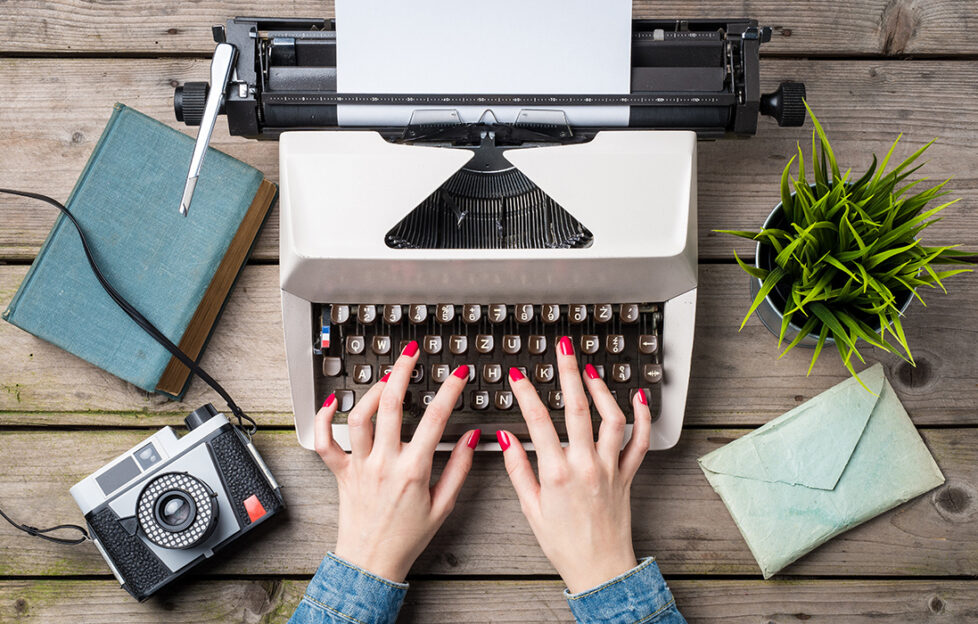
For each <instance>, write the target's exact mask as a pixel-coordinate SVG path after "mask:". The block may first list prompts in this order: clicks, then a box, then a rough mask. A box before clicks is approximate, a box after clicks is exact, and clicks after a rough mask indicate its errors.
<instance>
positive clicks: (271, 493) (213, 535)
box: [71, 403, 285, 601]
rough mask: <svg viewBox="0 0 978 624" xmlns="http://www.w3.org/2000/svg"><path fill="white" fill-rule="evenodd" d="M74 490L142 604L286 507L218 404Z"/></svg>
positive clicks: (98, 539)
mask: <svg viewBox="0 0 978 624" xmlns="http://www.w3.org/2000/svg"><path fill="white" fill-rule="evenodd" d="M184 422H185V423H186V425H187V429H188V430H189V433H187V434H186V435H184V436H183V437H182V438H177V436H176V433H174V431H173V429H171V428H170V427H164V428H163V429H161V430H159V431H158V432H156V433H155V434H153V435H152V436H150V437H149V438H147V439H146V440H144V441H142V442H140V443H139V444H137V445H136V446H134V447H133V448H131V449H130V450H128V451H126V452H125V453H123V454H122V455H120V456H119V457H117V458H116V459H114V460H113V461H111V462H110V463H109V464H107V465H106V466H104V467H103V468H101V469H99V470H98V471H96V472H95V473H94V474H92V475H90V476H88V477H87V478H85V479H83V480H82V481H79V482H78V483H77V484H75V486H74V487H72V488H71V495H72V497H73V498H74V499H75V502H76V503H77V504H78V506H79V507H80V508H81V510H82V513H83V514H85V521H86V522H87V524H88V527H89V533H90V534H91V537H92V540H93V541H94V542H95V545H96V546H97V547H98V549H99V551H100V552H101V553H102V556H103V557H104V558H105V560H106V562H108V564H109V567H110V568H112V572H113V573H114V574H115V576H116V578H117V579H118V580H119V583H121V584H122V587H123V588H124V589H125V590H126V591H128V592H129V593H130V594H132V596H133V597H134V598H136V599H138V600H140V601H142V600H145V599H147V598H149V597H150V596H151V595H153V594H154V593H156V592H157V591H158V590H160V589H161V588H163V587H164V586H166V585H168V584H169V583H171V582H172V581H174V580H176V579H177V578H179V577H180V576H182V575H183V574H184V573H186V572H187V571H189V570H190V569H191V568H193V567H194V566H196V565H197V564H199V563H201V562H203V561H205V560H206V559H209V558H210V557H212V556H213V555H214V553H215V552H217V551H218V550H220V549H222V548H225V547H226V546H228V545H229V544H231V543H232V542H234V541H235V540H237V539H238V538H239V537H241V536H242V535H245V534H246V533H248V532H249V531H251V530H252V529H254V528H255V527H256V526H258V525H260V524H262V523H264V522H265V521H266V520H268V519H269V518H271V517H272V516H274V515H276V514H278V513H279V512H281V511H282V510H283V509H284V508H285V503H284V501H283V500H282V494H281V492H280V490H279V486H278V483H276V482H275V478H274V477H272V474H271V473H270V472H269V471H268V467H267V466H265V462H263V461H262V458H261V456H259V455H258V451H257V450H255V447H254V446H253V445H252V444H251V440H250V439H249V438H248V437H247V436H246V435H245V434H244V433H242V432H241V431H240V430H239V429H237V428H236V427H234V426H232V425H231V423H230V422H229V421H228V419H227V418H226V417H225V416H224V415H223V414H220V413H218V411H217V410H216V409H214V406H213V405H211V404H210V403H208V404H207V405H204V406H203V407H200V408H198V409H196V410H194V411H193V412H191V413H190V415H188V416H187V417H186V419H185V420H184Z"/></svg>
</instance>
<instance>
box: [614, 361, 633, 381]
mask: <svg viewBox="0 0 978 624" xmlns="http://www.w3.org/2000/svg"><path fill="white" fill-rule="evenodd" d="M611 378H612V379H613V380H615V381H617V382H618V383H627V382H628V380H630V379H631V378H632V366H631V364H628V363H627V362H617V363H615V364H612V365H611Z"/></svg>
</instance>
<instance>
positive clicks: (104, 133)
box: [3, 102, 126, 325]
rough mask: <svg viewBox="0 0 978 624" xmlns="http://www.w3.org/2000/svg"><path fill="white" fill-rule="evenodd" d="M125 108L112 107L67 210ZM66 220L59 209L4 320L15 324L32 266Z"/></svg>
mask: <svg viewBox="0 0 978 624" xmlns="http://www.w3.org/2000/svg"><path fill="white" fill-rule="evenodd" d="M125 108H126V106H125V104H120V103H118V102H116V104H115V105H114V106H113V107H112V116H111V117H109V121H108V123H107V124H106V126H105V130H103V131H102V136H100V137H99V140H98V142H97V143H96V144H95V149H93V150H92V154H91V156H89V157H88V162H86V163H85V168H84V169H82V172H81V175H80V176H78V180H76V181H75V185H74V187H72V189H71V193H69V194H68V199H67V200H66V201H65V204H64V205H65V206H66V207H67V208H68V209H69V210H70V209H71V202H72V200H73V199H74V198H75V195H76V194H77V192H78V189H80V188H81V186H82V185H83V184H84V183H85V180H86V179H87V178H88V174H89V172H90V171H91V169H92V166H93V165H94V164H95V161H96V159H97V158H98V156H99V154H100V153H101V151H102V147H103V146H104V145H105V142H106V140H107V139H108V136H109V135H110V134H111V133H112V130H113V128H114V127H115V123H116V120H118V118H119V114H120V113H121V112H122V111H123V110H124V109H125ZM66 221H67V217H65V215H64V213H62V212H60V211H59V212H58V216H57V217H56V218H55V221H54V226H53V227H52V228H51V231H50V232H48V235H47V238H45V239H44V242H43V243H42V244H41V248H40V249H39V250H38V252H37V256H36V257H35V258H34V262H32V263H31V268H30V269H28V271H27V275H25V276H24V281H23V282H21V284H20V288H18V289H17V292H16V293H14V296H13V298H12V299H11V300H10V303H9V304H8V305H7V309H6V310H4V311H3V319H4V320H5V321H8V322H10V323H13V324H14V325H17V321H16V319H15V318H14V315H15V314H16V311H17V304H18V303H19V302H20V298H21V297H22V296H23V294H24V293H25V292H27V290H28V289H29V288H30V284H31V280H32V279H33V278H34V268H35V267H37V266H38V265H39V264H40V263H41V259H42V258H43V257H44V252H45V251H47V248H48V244H49V243H50V242H51V241H52V240H53V239H54V237H55V235H57V234H58V232H60V231H61V228H62V226H63V225H64V224H65V222H66Z"/></svg>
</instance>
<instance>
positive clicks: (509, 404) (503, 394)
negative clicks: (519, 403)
mask: <svg viewBox="0 0 978 624" xmlns="http://www.w3.org/2000/svg"><path fill="white" fill-rule="evenodd" d="M495 404H496V409H497V410H508V409H512V408H513V393H512V392H510V391H509V390H497V391H496V401H495Z"/></svg>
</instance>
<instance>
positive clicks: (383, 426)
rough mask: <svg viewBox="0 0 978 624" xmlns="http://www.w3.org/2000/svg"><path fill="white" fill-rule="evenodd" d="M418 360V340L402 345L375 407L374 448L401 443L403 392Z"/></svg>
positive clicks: (389, 447)
mask: <svg viewBox="0 0 978 624" xmlns="http://www.w3.org/2000/svg"><path fill="white" fill-rule="evenodd" d="M417 360H418V341H417V340H412V341H411V342H409V343H408V344H407V346H406V347H404V351H402V352H401V355H400V357H398V358H397V361H395V362H394V368H392V369H391V372H390V376H389V377H388V378H387V383H386V384H384V385H385V386H386V387H385V388H384V392H383V393H382V394H381V395H380V406H379V408H378V409H377V433H376V434H375V435H374V448H375V449H376V448H386V449H392V448H398V447H400V444H401V411H402V406H403V405H404V393H405V392H407V388H408V383H410V381H411V370H412V369H413V368H414V364H415V362H417Z"/></svg>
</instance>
